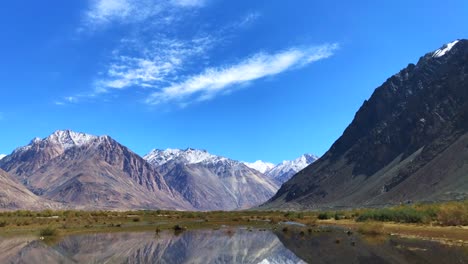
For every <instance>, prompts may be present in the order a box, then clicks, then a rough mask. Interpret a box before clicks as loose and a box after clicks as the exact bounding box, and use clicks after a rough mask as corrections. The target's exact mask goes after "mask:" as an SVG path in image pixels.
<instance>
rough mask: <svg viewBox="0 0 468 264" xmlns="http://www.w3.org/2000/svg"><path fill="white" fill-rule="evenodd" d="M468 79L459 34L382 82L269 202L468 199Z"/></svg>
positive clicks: (324, 204)
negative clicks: (324, 148)
mask: <svg viewBox="0 0 468 264" xmlns="http://www.w3.org/2000/svg"><path fill="white" fill-rule="evenodd" d="M376 66H378V64H377V65H376ZM467 76H468V40H467V39H463V40H461V39H460V40H456V41H453V42H450V43H448V44H445V45H443V46H442V47H441V48H439V49H437V50H435V51H431V52H428V53H426V54H425V55H423V56H422V57H420V58H419V60H418V61H417V63H416V64H414V63H410V64H408V66H407V67H405V68H404V69H402V70H401V71H399V72H398V73H396V74H394V75H393V76H391V77H390V78H388V79H386V80H383V81H384V82H383V84H382V85H381V86H379V87H377V88H376V89H375V91H374V92H373V93H372V95H371V96H370V98H369V99H367V100H365V101H364V103H363V104H362V106H361V108H360V109H359V110H358V111H357V112H356V114H355V115H354V119H353V121H352V122H351V123H350V124H349V126H348V127H347V128H346V129H345V130H344V132H343V134H342V136H341V137H340V138H339V139H337V140H336V141H335V143H334V144H333V145H332V147H331V148H330V149H329V150H328V151H327V152H326V153H325V154H324V156H323V158H320V160H319V161H317V162H315V163H314V164H312V165H311V166H309V167H307V168H306V169H304V170H302V171H301V172H300V173H299V174H297V175H296V176H295V177H294V178H292V179H291V180H290V181H288V182H287V183H285V184H283V185H282V187H281V189H280V190H279V191H278V193H277V194H276V195H275V197H273V198H272V199H271V200H270V201H269V203H268V204H267V205H265V207H266V208H275V209H277V208H288V209H289V208H291V207H292V206H293V207H294V208H295V209H303V208H307V209H310V208H313V209H320V208H327V210H329V209H330V208H333V207H339V208H344V207H361V206H366V207H373V206H382V205H392V204H401V203H402V202H405V201H413V202H419V201H421V202H435V201H447V200H452V199H453V200H459V199H466V197H468V187H467V186H468V177H467V176H468V168H467V166H463V164H466V161H467V160H468V148H467V147H466V146H467V145H468V122H467V120H468V111H467V110H468V93H467V87H468V78H467Z"/></svg>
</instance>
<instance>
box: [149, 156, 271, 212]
mask: <svg viewBox="0 0 468 264" xmlns="http://www.w3.org/2000/svg"><path fill="white" fill-rule="evenodd" d="M144 158H145V159H146V160H147V161H148V162H149V163H151V164H153V166H154V167H155V168H156V169H157V171H158V172H159V173H160V174H161V175H163V176H164V179H165V180H166V181H167V183H168V185H169V186H171V187H172V188H174V189H175V190H177V191H178V192H180V193H181V194H182V195H183V196H184V198H185V199H186V200H187V201H189V202H190V204H191V205H192V206H194V207H195V208H196V209H198V210H236V209H245V208H250V207H252V206H256V205H259V204H261V203H263V202H265V201H267V200H268V199H269V198H271V197H272V196H273V195H274V194H275V192H276V191H277V190H278V186H277V185H276V184H275V183H274V182H272V181H270V180H269V179H268V177H266V176H265V175H263V174H262V173H260V172H258V171H256V170H254V169H251V168H249V167H247V166H246V165H244V164H243V163H241V162H239V161H234V160H231V159H228V158H225V157H220V156H215V155H212V154H210V153H208V152H206V151H204V150H196V149H186V150H179V149H168V150H153V151H152V152H151V153H149V154H148V155H146V156H145V157H144Z"/></svg>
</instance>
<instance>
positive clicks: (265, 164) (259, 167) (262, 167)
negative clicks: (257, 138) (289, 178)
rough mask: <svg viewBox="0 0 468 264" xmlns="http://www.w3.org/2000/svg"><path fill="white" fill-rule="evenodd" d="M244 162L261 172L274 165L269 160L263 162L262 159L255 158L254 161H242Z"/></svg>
mask: <svg viewBox="0 0 468 264" xmlns="http://www.w3.org/2000/svg"><path fill="white" fill-rule="evenodd" d="M244 164H245V165H246V166H247V167H249V168H251V169H254V170H257V171H259V172H261V173H265V172H267V171H269V170H271V169H273V168H274V167H275V164H273V163H270V162H264V161H262V160H257V161H255V162H244Z"/></svg>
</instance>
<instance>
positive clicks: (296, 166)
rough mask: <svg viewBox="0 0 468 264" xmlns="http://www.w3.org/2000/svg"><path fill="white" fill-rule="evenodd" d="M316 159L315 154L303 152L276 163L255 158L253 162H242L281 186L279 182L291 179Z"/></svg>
mask: <svg viewBox="0 0 468 264" xmlns="http://www.w3.org/2000/svg"><path fill="white" fill-rule="evenodd" d="M317 159H318V157H317V156H315V155H312V154H304V155H302V156H300V157H299V158H297V159H295V160H285V161H283V162H281V163H279V164H277V165H274V164H273V163H269V162H264V161H261V160H257V161H255V162H253V163H249V162H244V164H245V165H246V166H247V167H249V168H252V169H254V170H257V171H259V172H261V173H263V174H265V175H266V176H267V177H268V178H270V180H272V181H273V182H275V183H276V184H277V185H278V186H281V184H283V183H285V182H286V181H288V180H289V179H291V177H292V176H294V174H296V173H298V172H299V171H301V170H302V169H304V168H305V167H307V166H309V165H310V164H312V163H313V162H314V161H316V160H317Z"/></svg>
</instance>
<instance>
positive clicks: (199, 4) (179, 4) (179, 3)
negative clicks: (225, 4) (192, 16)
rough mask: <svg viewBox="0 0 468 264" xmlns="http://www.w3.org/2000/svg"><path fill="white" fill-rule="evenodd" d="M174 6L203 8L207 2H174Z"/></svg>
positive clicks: (200, 0)
mask: <svg viewBox="0 0 468 264" xmlns="http://www.w3.org/2000/svg"><path fill="white" fill-rule="evenodd" d="M171 2H172V4H174V5H177V6H185V7H190V6H203V5H204V4H205V2H206V1H205V0H172V1H171Z"/></svg>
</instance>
